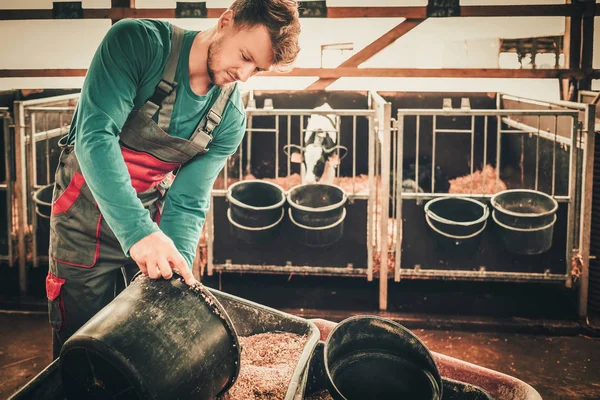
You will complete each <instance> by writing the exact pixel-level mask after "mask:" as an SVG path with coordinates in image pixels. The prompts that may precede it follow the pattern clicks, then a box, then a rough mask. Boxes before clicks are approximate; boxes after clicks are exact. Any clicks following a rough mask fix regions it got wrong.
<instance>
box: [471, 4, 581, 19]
mask: <svg viewBox="0 0 600 400" xmlns="http://www.w3.org/2000/svg"><path fill="white" fill-rule="evenodd" d="M574 12H575V11H574V10H573V7H572V6H571V5H570V4H546V5H511V6H463V7H461V8H460V16H461V17H566V16H569V15H572V14H573V13H574Z"/></svg>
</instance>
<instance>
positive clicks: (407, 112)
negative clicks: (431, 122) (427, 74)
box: [398, 108, 579, 117]
mask: <svg viewBox="0 0 600 400" xmlns="http://www.w3.org/2000/svg"><path fill="white" fill-rule="evenodd" d="M398 114H402V115H415V116H416V115H440V116H448V117H457V116H471V115H476V116H478V117H479V116H484V115H493V116H510V115H534V116H537V115H561V116H568V117H573V116H575V115H579V112H578V111H569V110H508V109H502V110H482V109H477V110H462V109H452V110H437V109H436V110H431V109H411V108H407V109H398Z"/></svg>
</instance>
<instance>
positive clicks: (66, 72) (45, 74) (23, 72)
mask: <svg viewBox="0 0 600 400" xmlns="http://www.w3.org/2000/svg"><path fill="white" fill-rule="evenodd" d="M86 73H87V69H67V68H60V69H58V68H57V69H0V78H54V77H72V76H75V77H78V76H85V74H86Z"/></svg>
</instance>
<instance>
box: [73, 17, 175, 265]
mask: <svg viewBox="0 0 600 400" xmlns="http://www.w3.org/2000/svg"><path fill="white" fill-rule="evenodd" d="M147 29H148V28H147V27H146V26H144V25H142V24H140V23H138V22H136V21H135V20H123V21H120V22H118V23H116V24H115V25H113V26H112V27H111V29H110V30H109V31H108V33H107V35H106V36H105V38H104V39H103V41H102V43H101V44H100V46H99V48H98V50H97V51H96V53H95V55H94V58H93V60H92V63H91V65H90V68H89V70H88V73H87V76H86V79H85V82H84V84H83V87H82V91H81V98H80V100H79V103H78V115H77V119H76V121H75V124H76V132H77V134H76V135H75V153H76V155H77V159H78V161H79V164H80V166H81V171H82V173H83V176H84V177H85V179H86V182H87V185H88V186H89V188H90V189H91V192H92V193H93V195H94V198H95V200H96V202H97V203H98V207H99V209H100V211H101V212H102V215H103V216H104V218H105V219H106V221H107V223H108V225H109V226H110V227H111V229H112V230H113V232H114V233H115V235H116V237H117V239H118V240H119V242H120V243H121V247H122V249H123V251H124V253H125V254H126V255H129V249H130V247H131V246H132V245H133V244H135V243H136V242H137V241H139V240H140V239H142V238H144V237H145V236H147V235H149V234H150V233H152V232H155V231H158V226H157V225H156V224H155V223H154V222H153V221H152V220H151V219H150V215H149V212H148V211H147V210H146V209H144V207H143V205H142V203H141V201H140V200H139V199H138V198H137V194H136V192H135V189H134V188H133V186H132V185H131V179H130V177H129V172H128V170H127V167H126V165H125V161H124V159H123V156H122V155H121V148H120V145H119V142H118V135H119V133H120V132H121V128H122V127H123V125H124V123H125V121H126V119H127V116H128V115H129V113H130V112H131V110H132V109H133V107H134V103H135V99H136V95H137V94H138V88H139V87H140V86H141V85H142V84H143V83H144V82H145V80H147V79H148V77H149V76H151V75H152V74H154V73H156V71H153V70H152V68H160V67H161V64H162V63H157V62H156V60H160V59H164V58H165V57H166V56H165V54H167V55H168V51H169V49H168V48H167V49H165V48H164V47H163V46H162V44H161V42H160V41H158V40H153V36H152V32H147V31H145V30H147Z"/></svg>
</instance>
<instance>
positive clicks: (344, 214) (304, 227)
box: [288, 207, 346, 231]
mask: <svg viewBox="0 0 600 400" xmlns="http://www.w3.org/2000/svg"><path fill="white" fill-rule="evenodd" d="M288 215H289V217H290V221H292V223H293V224H294V225H296V226H297V227H298V228H302V229H306V230H309V231H324V230H325V229H331V228H335V227H336V226H338V225H339V224H341V223H342V221H343V220H344V219H346V207H344V209H343V210H342V216H341V217H340V219H339V220H338V221H336V222H334V223H333V224H330V225H326V226H308V225H303V224H301V223H299V222H298V221H296V220H295V219H294V216H293V215H292V209H291V208H288Z"/></svg>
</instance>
